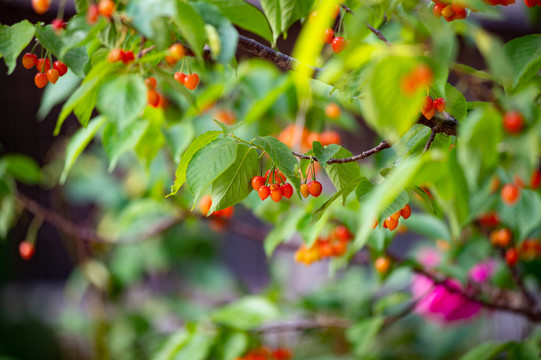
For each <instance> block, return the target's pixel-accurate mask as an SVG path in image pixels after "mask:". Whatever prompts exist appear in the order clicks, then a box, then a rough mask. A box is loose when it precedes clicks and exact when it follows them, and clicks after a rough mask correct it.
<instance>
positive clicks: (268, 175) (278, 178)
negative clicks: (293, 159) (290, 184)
mask: <svg viewBox="0 0 541 360" xmlns="http://www.w3.org/2000/svg"><path fill="white" fill-rule="evenodd" d="M265 179H267V181H268V182H269V184H274V183H283V182H285V181H286V176H285V175H284V174H282V172H281V171H280V170H278V169H276V170H274V174H272V172H271V171H270V170H267V171H265Z"/></svg>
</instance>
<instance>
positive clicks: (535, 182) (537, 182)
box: [530, 170, 541, 189]
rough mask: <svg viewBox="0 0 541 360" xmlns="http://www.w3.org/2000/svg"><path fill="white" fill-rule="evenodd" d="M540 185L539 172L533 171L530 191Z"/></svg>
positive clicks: (540, 175)
mask: <svg viewBox="0 0 541 360" xmlns="http://www.w3.org/2000/svg"><path fill="white" fill-rule="evenodd" d="M540 185H541V171H539V170H534V172H533V173H532V177H531V178H530V187H531V188H532V189H537V188H539V186H540Z"/></svg>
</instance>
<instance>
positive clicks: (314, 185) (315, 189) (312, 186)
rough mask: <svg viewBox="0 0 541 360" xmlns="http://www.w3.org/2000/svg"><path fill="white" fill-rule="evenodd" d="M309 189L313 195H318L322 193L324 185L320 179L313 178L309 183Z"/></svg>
mask: <svg viewBox="0 0 541 360" xmlns="http://www.w3.org/2000/svg"><path fill="white" fill-rule="evenodd" d="M308 191H309V192H310V195H312V196H313V197H318V196H319V195H321V191H323V187H322V186H321V183H320V182H319V181H317V180H312V181H310V182H309V183H308Z"/></svg>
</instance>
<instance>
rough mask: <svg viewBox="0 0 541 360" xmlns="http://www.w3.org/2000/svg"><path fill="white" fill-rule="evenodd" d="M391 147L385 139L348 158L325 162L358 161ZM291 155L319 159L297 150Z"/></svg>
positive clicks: (342, 162)
mask: <svg viewBox="0 0 541 360" xmlns="http://www.w3.org/2000/svg"><path fill="white" fill-rule="evenodd" d="M390 147H391V144H390V143H389V142H388V141H387V140H383V141H382V142H380V143H379V145H378V146H376V147H375V148H372V149H370V150H366V151H364V152H362V153H360V154H358V155H355V156H352V157H348V158H343V159H330V160H329V161H327V164H329V165H331V164H344V163H348V162H353V161H359V160H362V159H364V158H367V157H369V156H371V155H374V154H377V153H379V152H380V151H382V150H384V149H388V148H390ZM292 153H293V155H295V156H296V157H298V158H299V159H306V160H310V158H312V159H314V161H317V162H319V160H318V159H317V158H316V157H314V156H309V155H304V154H299V153H297V152H294V151H292Z"/></svg>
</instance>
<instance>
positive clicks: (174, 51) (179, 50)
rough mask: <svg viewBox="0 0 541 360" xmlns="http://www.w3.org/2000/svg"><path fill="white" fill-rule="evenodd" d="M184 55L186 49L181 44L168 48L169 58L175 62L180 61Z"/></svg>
mask: <svg viewBox="0 0 541 360" xmlns="http://www.w3.org/2000/svg"><path fill="white" fill-rule="evenodd" d="M185 55H186V49H185V48H184V46H182V44H173V45H171V46H170V47H169V56H171V57H172V58H173V59H175V60H177V61H178V60H180V59H182V58H183V57H184V56H185Z"/></svg>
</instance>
